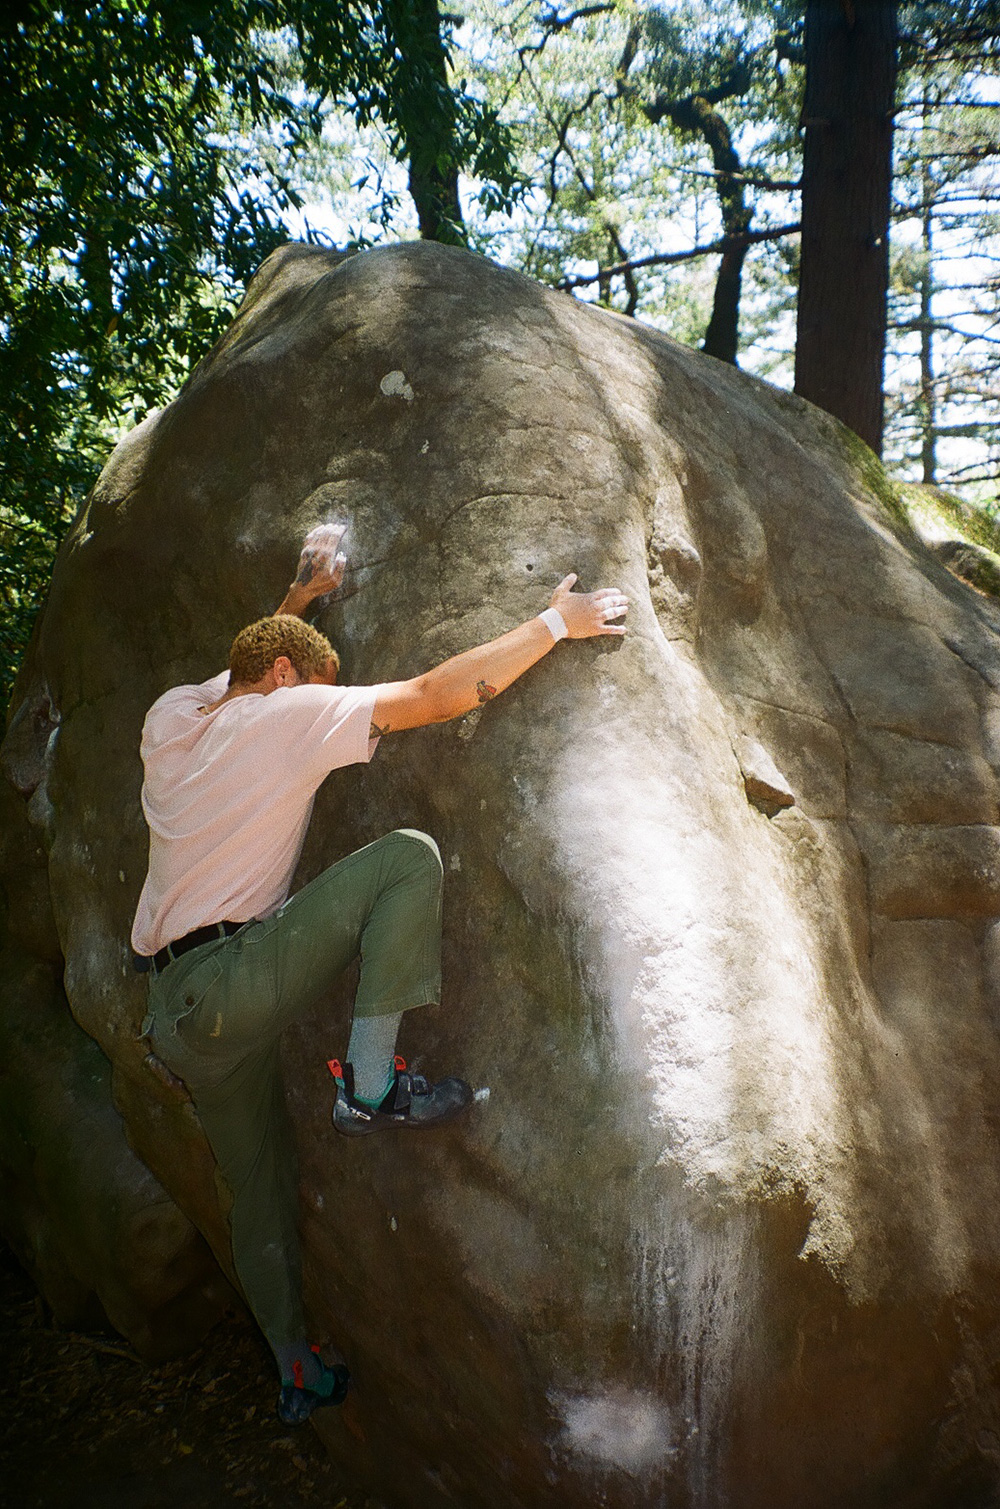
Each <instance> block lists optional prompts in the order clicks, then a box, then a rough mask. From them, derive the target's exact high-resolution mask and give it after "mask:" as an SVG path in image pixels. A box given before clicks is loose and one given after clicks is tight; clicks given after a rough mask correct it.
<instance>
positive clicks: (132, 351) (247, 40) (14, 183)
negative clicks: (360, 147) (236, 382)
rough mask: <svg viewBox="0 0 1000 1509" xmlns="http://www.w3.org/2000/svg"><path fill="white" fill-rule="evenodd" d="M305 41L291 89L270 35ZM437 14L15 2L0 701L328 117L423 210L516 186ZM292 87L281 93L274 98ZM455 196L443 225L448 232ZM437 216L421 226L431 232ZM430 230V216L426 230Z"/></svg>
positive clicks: (2, 358) (388, 8)
mask: <svg viewBox="0 0 1000 1509" xmlns="http://www.w3.org/2000/svg"><path fill="white" fill-rule="evenodd" d="M282 36H285V37H291V38H294V39H295V40H296V41H297V44H298V48H299V51H300V54H301V58H302V60H303V66H304V74H303V78H304V82H305V85H306V88H305V89H303V88H302V87H301V83H302V79H301V78H299V77H296V76H295V75H294V72H293V73H292V74H289V73H288V71H287V70H286V71H284V72H283V71H282V69H281V68H280V66H278V63H279V61H280V56H281V49H280V47H276V46H275V38H276V37H279V38H280V37H282ZM447 49H448V32H447V27H446V26H445V27H444V28H443V29H442V23H441V21H440V17H439V15H438V11H437V6H436V0H371V3H367V4H359V3H355V0H333V3H331V0H212V3H211V5H208V4H206V3H205V0H170V4H169V5H165V6H154V7H149V6H148V5H145V4H140V3H139V0H89V3H87V4H83V3H81V0H65V3H64V4H63V5H62V6H61V7H60V6H55V7H53V6H50V5H47V4H45V3H44V0H17V3H15V5H14V8H13V9H11V8H8V10H7V12H6V15H5V19H4V20H3V22H2V23H0V60H2V64H3V72H4V77H5V80H6V88H5V90H4V92H3V94H2V96H0V144H2V145H0V209H2V215H0V249H2V273H0V343H2V344H0V391H2V392H3V395H4V403H3V405H2V408H0V468H2V472H3V478H4V486H3V496H2V500H0V603H2V606H0V632H2V636H3V637H2V641H0V684H2V685H3V687H4V690H6V689H7V688H8V687H9V682H10V675H11V668H12V667H13V665H14V664H15V663H16V661H17V659H18V658H19V655H20V653H21V652H22V650H23V648H24V645H25V642H26V639H27V636H28V633H29V630H30V624H31V620H32V618H33V616H34V612H35V610H36V608H37V605H38V603H39V602H40V600H41V596H42V594H43V593H44V589H45V585H46V583H47V579H48V574H49V570H50V566H51V560H52V557H53V554H54V551H55V547H56V545H57V544H58V541H59V539H60V538H61V536H62V534H63V533H64V532H65V529H66V527H67V524H68V522H69V520H70V519H71V518H72V516H73V514H74V513H75V512H76V510H77V508H78V507H79V505H80V503H81V501H82V499H83V498H84V496H85V495H86V492H87V490H88V487H89V485H90V483H91V481H92V479H93V477H94V475H95V473H96V470H97V468H98V465H99V462H100V460H102V459H103V455H104V454H105V453H106V451H107V449H108V443H109V441H110V440H111V439H112V438H113V435H114V433H115V431H116V429H117V428H118V427H119V426H120V425H122V424H123V423H124V424H127V423H129V422H130V421H131V420H134V419H135V418H136V417H139V416H141V415H142V414H143V413H144V412H146V411H147V410H148V409H149V408H150V407H154V406H156V405H158V404H160V403H162V402H164V401H165V400H166V399H167V398H168V397H169V396H170V395H171V394H172V393H173V392H174V391H176V388H177V386H178V385H179V383H180V382H181V381H182V380H183V378H184V376H185V375H186V373H187V372H188V371H189V370H190V367H191V365H192V364H193V362H195V361H196V360H197V359H198V358H199V357H200V356H201V355H202V354H203V353H204V352H205V351H206V350H207V349H208V348H209V347H210V346H211V344H212V343H213V341H214V340H215V339H216V338H217V336H218V334H219V333H220V332H221V330H222V329H223V328H224V326H225V324H226V323H227V322H228V320H229V318H230V316H231V312H232V307H233V304H234V302H235V300H236V299H237V297H238V295H239V293H240V292H241V290H242V286H243V284H244V283H245V281H246V279H247V278H248V277H249V275H250V274H251V273H252V272H253V271H254V269H255V268H256V267H257V266H259V264H260V262H261V261H262V260H263V259H264V257H265V256H266V255H267V254H268V252H270V251H271V250H272V249H273V248H274V247H275V246H276V245H278V244H279V243H280V242H281V241H283V240H285V239H287V230H286V228H285V220H286V218H287V216H288V214H289V213H290V212H291V211H292V210H293V209H294V208H295V207H296V206H297V204H298V203H299V196H298V193H297V191H296V188H295V186H294V178H295V162H296V159H297V158H298V157H299V156H300V155H301V154H302V152H303V150H304V148H305V146H306V144H307V143H309V142H310V141H311V140H312V139H313V138H314V136H315V133H316V132H317V130H318V129H319V128H320V126H321V124H322V119H323V110H324V103H325V102H329V101H335V102H337V103H338V104H340V105H342V106H346V107H347V108H348V109H349V110H350V111H351V112H352V113H353V115H354V117H355V119H356V120H357V121H359V122H366V121H370V120H373V119H375V118H376V117H377V118H378V119H380V120H381V122H382V123H383V124H384V125H385V127H386V128H387V130H388V132H389V134H390V137H391V142H392V150H393V152H394V153H395V155H396V156H397V157H398V158H400V159H401V160H403V159H405V160H406V161H408V162H409V165H410V172H411V185H414V186H415V187H421V188H422V189H423V190H424V191H425V197H426V198H427V201H428V204H429V210H428V217H429V218H428V221H427V225H426V226H424V233H425V234H437V235H438V236H439V237H440V238H442V239H450V240H463V239H464V227H463V226H462V224H461V216H460V213H453V214H452V215H451V218H450V219H449V218H448V214H447V203H445V205H444V208H442V206H441V204H440V203H439V200H438V198H436V197H435V195H436V193H437V190H438V187H439V186H440V185H442V184H443V185H445V187H447V185H448V183H449V182H451V181H457V174H458V171H459V169H460V168H464V167H469V168H470V169H471V170H472V171H474V172H476V173H478V174H480V175H481V176H483V177H484V178H485V179H486V180H488V181H487V182H485V183H484V187H483V203H484V206H485V208H487V209H490V208H495V207H497V206H503V205H508V204H509V203H510V201H511V196H512V194H513V193H514V192H515V191H516V187H517V182H518V179H517V173H516V171H515V169H514V167H513V165H512V162H511V150H510V139H509V136H508V135H507V133H506V131H505V129H504V128H503V127H501V126H500V124H499V122H498V119H497V114H496V111H495V110H493V109H492V108H491V107H488V106H483V105H481V104H480V103H479V102H478V101H477V100H476V99H474V98H472V97H470V96H467V95H466V94H465V93H464V91H462V90H461V89H455V88H453V86H452V84H451V83H450V81H449V79H448V76H447ZM289 86H291V87H289ZM457 205H458V200H457V195H456V196H455V197H454V207H455V209H456V210H457ZM435 216H436V218H435ZM422 225H424V217H423V215H422Z"/></svg>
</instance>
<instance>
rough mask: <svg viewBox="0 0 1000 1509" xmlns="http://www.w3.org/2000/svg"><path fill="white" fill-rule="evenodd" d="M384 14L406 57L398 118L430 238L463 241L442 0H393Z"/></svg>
mask: <svg viewBox="0 0 1000 1509" xmlns="http://www.w3.org/2000/svg"><path fill="white" fill-rule="evenodd" d="M385 15H386V18H387V21H388V23H389V27H390V29H391V35H392V37H393V39H394V41H395V43H396V46H397V48H398V50H399V55H400V57H401V59H402V64H401V67H400V85H401V97H400V100H399V106H398V119H399V124H400V128H401V132H402V135H403V138H404V140H405V142H406V149H407V155H408V158H409V164H410V176H409V188H410V194H411V196H412V198H413V202H414V204H415V205H416V207H417V218H418V221H419V224H420V234H421V236H422V237H423V238H424V239H425V240H426V241H445V242H449V243H451V244H452V245H456V246H464V245H466V242H467V237H466V232H465V223H464V221H463V219H462V209H461V205H460V203H459V198H458V168H457V166H456V160H457V150H456V141H455V133H456V119H455V100H454V96H453V95H452V92H451V89H450V88H449V85H448V55H447V51H446V48H445V44H444V39H443V37H442V35H441V14H440V11H439V10H438V3H437V0H388V3H387V4H386V7H385Z"/></svg>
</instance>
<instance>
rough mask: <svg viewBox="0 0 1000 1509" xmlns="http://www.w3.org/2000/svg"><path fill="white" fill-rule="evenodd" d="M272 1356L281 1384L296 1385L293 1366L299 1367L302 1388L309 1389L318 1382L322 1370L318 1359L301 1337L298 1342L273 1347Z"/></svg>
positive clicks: (296, 1379) (296, 1380)
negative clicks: (275, 1362) (273, 1356)
mask: <svg viewBox="0 0 1000 1509" xmlns="http://www.w3.org/2000/svg"><path fill="white" fill-rule="evenodd" d="M274 1355H275V1358H276V1359H277V1363H278V1371H279V1372H280V1373H281V1381H282V1383H297V1382H298V1381H299V1379H298V1378H297V1377H296V1373H295V1364H296V1363H298V1364H299V1365H300V1367H301V1370H302V1371H301V1381H302V1386H303V1387H304V1388H310V1387H311V1386H312V1385H313V1384H314V1383H318V1382H319V1376H320V1374H321V1372H322V1371H323V1369H322V1368H321V1367H320V1364H319V1358H318V1357H317V1356H316V1353H315V1352H314V1351H313V1350H312V1348H311V1347H310V1345H309V1343H308V1341H306V1339H305V1337H304V1336H303V1337H302V1339H301V1340H300V1341H290V1342H288V1343H287V1344H286V1345H285V1346H283V1347H275V1349H274Z"/></svg>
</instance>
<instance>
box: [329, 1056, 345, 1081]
mask: <svg viewBox="0 0 1000 1509" xmlns="http://www.w3.org/2000/svg"><path fill="white" fill-rule="evenodd" d="M326 1067H327V1068H328V1069H329V1071H330V1073H331V1074H332V1075H333V1077H334V1079H339V1080H341V1081H342V1080H343V1078H344V1071H343V1069H342V1068H341V1067H340V1059H339V1058H328V1059H327V1061H326Z"/></svg>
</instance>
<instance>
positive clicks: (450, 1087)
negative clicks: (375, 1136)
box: [330, 1057, 472, 1137]
mask: <svg viewBox="0 0 1000 1509" xmlns="http://www.w3.org/2000/svg"><path fill="white" fill-rule="evenodd" d="M330 1073H331V1074H332V1075H333V1077H334V1079H335V1080H336V1081H337V1097H336V1099H335V1100H334V1102H333V1113H332V1120H333V1125H334V1130H335V1131H338V1132H340V1133H341V1134H342V1135H343V1136H344V1137H365V1136H367V1135H368V1133H369V1132H377V1131H379V1130H380V1129H381V1128H382V1127H414V1128H422V1127H436V1126H440V1124H441V1122H442V1121H450V1120H451V1118H452V1117H453V1116H458V1115H459V1113H460V1112H462V1111H464V1110H465V1108H466V1106H469V1105H471V1104H472V1086H471V1085H467V1084H466V1083H465V1080H464V1079H442V1080H439V1081H438V1083H437V1084H434V1085H432V1084H431V1083H430V1081H429V1080H427V1079H425V1078H424V1076H423V1075H422V1074H411V1073H410V1072H409V1070H408V1069H407V1067H406V1061H405V1059H402V1058H398V1057H397V1059H396V1076H395V1078H394V1079H393V1082H392V1084H391V1085H390V1086H389V1089H388V1091H387V1092H386V1095H385V1099H384V1100H382V1101H380V1102H379V1104H378V1105H377V1106H369V1105H366V1104H365V1102H364V1101H363V1100H357V1099H356V1098H355V1095H354V1070H353V1069H352V1067H351V1065H350V1064H345V1065H344V1066H343V1068H341V1066H340V1064H339V1063H338V1062H337V1060H336V1059H332V1060H331V1062H330Z"/></svg>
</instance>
